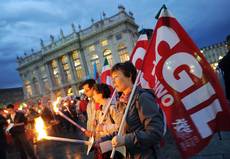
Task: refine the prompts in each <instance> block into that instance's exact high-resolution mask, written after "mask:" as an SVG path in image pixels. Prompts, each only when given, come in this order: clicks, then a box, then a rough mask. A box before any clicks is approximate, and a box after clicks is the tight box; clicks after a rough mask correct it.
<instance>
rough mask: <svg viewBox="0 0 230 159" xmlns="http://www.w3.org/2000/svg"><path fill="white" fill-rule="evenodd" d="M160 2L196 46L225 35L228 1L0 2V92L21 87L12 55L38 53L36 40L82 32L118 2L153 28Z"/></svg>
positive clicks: (229, 20) (114, 9) (229, 22)
mask: <svg viewBox="0 0 230 159" xmlns="http://www.w3.org/2000/svg"><path fill="white" fill-rule="evenodd" d="M163 3H165V4H166V5H167V7H168V8H169V9H170V10H171V12H172V13H173V15H174V16H175V17H176V18H177V20H178V21H179V22H180V23H181V24H182V26H183V27H184V28H185V30H186V31H187V32H188V33H189V35H190V36H191V37H192V39H193V40H194V41H195V43H196V44H197V45H198V46H199V47H204V46H208V45H210V44H214V43H218V42H221V41H223V40H225V37H226V36H227V35H228V34H230V16H229V8H230V0H190V1H185V0H0V75H1V76H0V77H1V78H0V88H9V87H18V86H21V85H22V82H21V80H20V78H19V75H18V72H17V71H16V68H17V64H16V56H17V55H19V56H20V55H23V54H24V52H27V54H28V53H30V52H31V51H30V50H31V48H34V50H35V51H36V50H38V49H40V40H39V39H40V38H42V39H43V40H44V42H45V43H49V35H50V34H52V35H54V36H55V37H58V36H60V35H59V32H60V28H62V29H63V31H64V34H69V33H70V31H71V23H74V24H75V26H78V24H81V25H82V28H85V27H87V26H89V25H90V24H91V21H90V19H91V18H94V19H95V20H98V19H100V16H101V15H102V12H103V11H104V12H105V13H106V15H107V16H111V15H114V14H116V13H117V12H118V9H117V6H118V4H122V5H124V6H125V8H126V11H132V12H133V13H134V17H135V19H136V23H137V24H138V25H139V26H140V28H142V27H143V28H153V27H154V26H155V23H156V20H155V19H154V16H155V14H156V13H157V11H158V10H159V9H160V7H161V6H162V4H163Z"/></svg>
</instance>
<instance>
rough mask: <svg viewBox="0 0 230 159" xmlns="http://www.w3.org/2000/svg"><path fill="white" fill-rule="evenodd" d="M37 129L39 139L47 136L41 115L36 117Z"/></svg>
mask: <svg viewBox="0 0 230 159" xmlns="http://www.w3.org/2000/svg"><path fill="white" fill-rule="evenodd" d="M35 129H36V132H37V134H38V136H37V140H41V139H43V138H45V137H46V136H47V133H46V130H45V123H44V121H43V119H42V118H41V117H38V118H35Z"/></svg>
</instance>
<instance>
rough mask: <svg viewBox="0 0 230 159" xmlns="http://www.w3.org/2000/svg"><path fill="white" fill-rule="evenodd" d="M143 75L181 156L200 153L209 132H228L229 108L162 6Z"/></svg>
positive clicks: (186, 37) (204, 65) (189, 42)
mask: <svg viewBox="0 0 230 159" xmlns="http://www.w3.org/2000/svg"><path fill="white" fill-rule="evenodd" d="M143 72H144V78H145V79H147V80H148V82H149V86H150V87H151V88H153V90H154V92H155V95H156V98H157V101H158V103H159V105H160V106H161V108H162V109H163V110H164V112H165V114H166V118H167V126H168V128H169V129H170V130H171V132H172V134H173V137H174V139H175V141H176V143H177V146H178V148H179V150H180V152H181V154H182V156H183V157H184V158H187V157H189V156H192V155H194V154H196V153H198V152H200V151H201V150H202V149H203V148H204V147H205V146H206V145H207V144H208V143H209V141H210V139H211V137H212V136H213V134H214V133H215V132H217V131H219V130H220V131H225V130H228V131H229V130H230V123H229V117H230V113H229V112H230V111H229V107H228V105H227V102H226V99H225V98H224V94H223V92H222V89H221V87H220V84H219V81H218V79H217V77H216V75H215V73H214V71H213V69H212V68H211V66H210V64H209V63H208V62H207V60H206V59H205V57H204V56H203V54H202V53H201V52H200V50H199V49H198V47H197V46H196V45H195V44H194V43H193V41H192V40H191V38H190V37H189V35H188V34H187V33H186V32H185V31H184V29H183V28H182V26H181V25H180V24H179V23H178V22H177V20H176V19H175V18H174V17H172V16H171V15H170V14H169V12H168V10H167V9H166V8H163V9H162V10H161V13H160V17H159V19H158V21H157V24H156V27H155V29H154V33H153V36H152V39H151V42H150V44H149V48H148V50H147V53H146V55H145V59H144V63H143Z"/></svg>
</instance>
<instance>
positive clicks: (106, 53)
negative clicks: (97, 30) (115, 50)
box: [103, 49, 113, 66]
mask: <svg viewBox="0 0 230 159" xmlns="http://www.w3.org/2000/svg"><path fill="white" fill-rule="evenodd" d="M103 56H104V58H107V60H108V62H109V65H110V66H112V65H113V56H112V51H111V50H109V49H105V51H104V52H103Z"/></svg>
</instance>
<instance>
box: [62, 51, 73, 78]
mask: <svg viewBox="0 0 230 159" xmlns="http://www.w3.org/2000/svg"><path fill="white" fill-rule="evenodd" d="M61 62H62V67H63V72H64V76H65V77H64V78H65V82H70V81H71V73H70V69H69V64H68V57H67V56H65V55H64V56H62V58H61Z"/></svg>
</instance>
